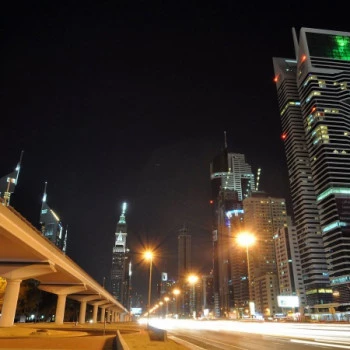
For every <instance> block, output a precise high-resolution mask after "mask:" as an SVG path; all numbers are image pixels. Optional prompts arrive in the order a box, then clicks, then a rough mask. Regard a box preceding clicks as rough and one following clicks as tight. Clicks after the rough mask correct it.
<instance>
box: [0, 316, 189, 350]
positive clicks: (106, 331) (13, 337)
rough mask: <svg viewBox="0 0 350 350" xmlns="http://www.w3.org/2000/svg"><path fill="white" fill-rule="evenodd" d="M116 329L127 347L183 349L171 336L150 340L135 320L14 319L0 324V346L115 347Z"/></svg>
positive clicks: (41, 349)
mask: <svg viewBox="0 0 350 350" xmlns="http://www.w3.org/2000/svg"><path fill="white" fill-rule="evenodd" d="M117 330H119V332H120V333H121V336H122V338H123V339H124V341H125V343H126V344H127V346H128V347H129V349H130V350H134V349H139V350H141V349H142V350H143V349H154V350H163V349H164V350H184V349H187V348H186V347H185V346H183V345H180V344H178V343H176V342H175V341H174V340H171V339H167V340H165V341H156V340H150V338H149V335H148V332H147V328H146V327H145V326H142V325H139V324H138V323H135V322H120V323H115V324H106V325H104V324H102V323H97V324H89V323H87V324H84V325H77V326H75V324H74V323H64V324H63V325H56V324H54V323H16V324H15V325H14V326H12V327H2V328H0V349H1V350H8V349H21V350H26V349H35V350H61V349H74V350H78V349H79V350H80V349H86V350H116V348H115V338H116V333H117Z"/></svg>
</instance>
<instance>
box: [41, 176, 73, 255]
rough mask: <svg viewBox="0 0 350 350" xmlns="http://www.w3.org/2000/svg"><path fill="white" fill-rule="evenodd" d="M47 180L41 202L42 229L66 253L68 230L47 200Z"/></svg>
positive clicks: (44, 234)
mask: <svg viewBox="0 0 350 350" xmlns="http://www.w3.org/2000/svg"><path fill="white" fill-rule="evenodd" d="M46 188H47V182H45V190H44V195H43V199H42V204H41V212H40V230H41V232H42V234H43V236H45V237H46V238H47V239H49V240H50V241H51V242H52V243H53V244H55V245H56V246H57V247H58V248H59V249H61V250H62V251H63V252H64V253H65V252H66V249H67V234H68V233H67V231H68V229H66V230H64V229H63V225H62V222H61V220H60V218H59V217H58V215H57V214H56V213H55V212H54V211H53V210H52V209H51V208H50V207H49V206H48V204H47V202H46V198H47V194H46Z"/></svg>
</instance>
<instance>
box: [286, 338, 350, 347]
mask: <svg viewBox="0 0 350 350" xmlns="http://www.w3.org/2000/svg"><path fill="white" fill-rule="evenodd" d="M290 341H291V342H292V343H302V344H312V345H322V346H329V347H332V348H340V349H350V346H348V345H340V344H334V343H333V344H330V343H321V342H315V341H309V340H300V339H291V340H290Z"/></svg>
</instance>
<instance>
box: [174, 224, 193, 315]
mask: <svg viewBox="0 0 350 350" xmlns="http://www.w3.org/2000/svg"><path fill="white" fill-rule="evenodd" d="M177 238H178V283H179V285H180V288H181V290H182V293H181V295H180V296H179V300H180V301H181V303H180V310H179V311H180V313H181V314H182V315H186V316H187V315H189V313H190V289H189V283H188V280H187V278H188V277H189V274H190V273H191V272H192V271H191V268H192V265H191V235H190V234H189V231H188V228H187V227H186V226H183V228H181V229H180V230H179V234H178V237H177Z"/></svg>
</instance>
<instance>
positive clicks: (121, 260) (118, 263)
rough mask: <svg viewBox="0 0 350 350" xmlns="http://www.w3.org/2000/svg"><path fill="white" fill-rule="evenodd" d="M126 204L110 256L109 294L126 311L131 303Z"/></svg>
mask: <svg viewBox="0 0 350 350" xmlns="http://www.w3.org/2000/svg"><path fill="white" fill-rule="evenodd" d="M125 212H126V203H123V208H122V213H121V215H120V218H119V221H118V224H117V229H116V232H115V243H114V247H113V254H112V269H111V288H112V290H111V294H112V295H113V296H114V297H115V298H116V299H117V300H118V301H119V302H120V303H121V304H123V305H124V306H125V307H126V308H127V309H130V302H131V299H130V298H131V274H132V271H131V260H130V254H129V249H128V248H127V247H126V237H127V235H128V234H127V225H126V221H125Z"/></svg>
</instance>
